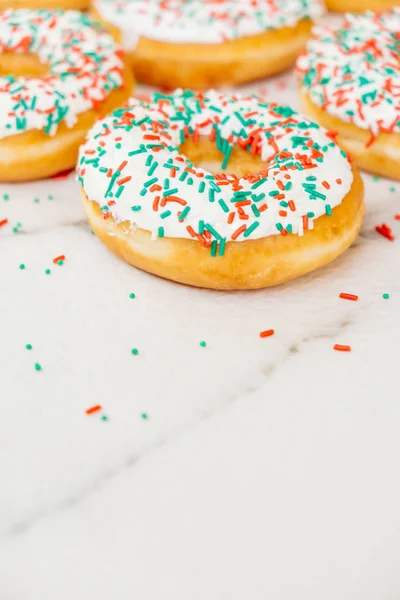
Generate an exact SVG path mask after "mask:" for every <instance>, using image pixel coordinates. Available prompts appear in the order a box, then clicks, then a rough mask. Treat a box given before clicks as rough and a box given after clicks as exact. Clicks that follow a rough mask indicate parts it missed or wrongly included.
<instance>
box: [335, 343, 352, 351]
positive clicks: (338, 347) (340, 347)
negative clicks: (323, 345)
mask: <svg viewBox="0 0 400 600" xmlns="http://www.w3.org/2000/svg"><path fill="white" fill-rule="evenodd" d="M333 349H334V350H337V351H338V352H350V351H351V346H343V345H342V344H335V345H334V346H333Z"/></svg>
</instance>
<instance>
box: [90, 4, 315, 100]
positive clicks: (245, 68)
mask: <svg viewBox="0 0 400 600" xmlns="http://www.w3.org/2000/svg"><path fill="white" fill-rule="evenodd" d="M93 8H94V14H95V16H96V18H98V19H99V20H100V21H101V22H102V23H104V24H105V25H107V26H108V27H109V29H110V31H111V32H112V33H113V35H114V37H115V38H116V39H117V40H118V41H120V42H122V43H123V45H124V48H125V50H126V51H127V53H128V55H129V56H130V58H131V60H132V63H133V67H134V72H135V74H136V75H137V77H138V79H139V80H141V81H143V82H144V83H148V84H150V85H157V86H161V87H163V88H167V89H174V88H177V87H185V88H192V89H206V88H210V87H218V86H221V85H233V84H239V83H245V82H247V81H251V80H253V79H258V78H261V77H266V76H268V75H272V74H275V73H279V72H280V71H283V70H284V69H287V68H288V67H290V66H292V65H293V64H294V62H295V59H296V56H297V54H298V52H299V51H300V50H301V49H302V48H303V47H304V45H305V42H306V40H307V38H308V36H309V33H310V30H311V25H312V17H313V15H314V14H317V13H318V12H319V10H320V5H319V0H252V1H251V2H249V1H248V0H186V1H185V2H182V1H181V0H93Z"/></svg>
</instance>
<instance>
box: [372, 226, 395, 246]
mask: <svg viewBox="0 0 400 600" xmlns="http://www.w3.org/2000/svg"><path fill="white" fill-rule="evenodd" d="M375 230H376V231H377V232H378V233H380V234H381V235H383V237H385V238H387V239H388V240H390V241H391V242H393V240H394V239H395V238H394V235H393V234H392V230H391V228H390V227H389V226H388V225H386V223H382V225H377V226H376V227H375Z"/></svg>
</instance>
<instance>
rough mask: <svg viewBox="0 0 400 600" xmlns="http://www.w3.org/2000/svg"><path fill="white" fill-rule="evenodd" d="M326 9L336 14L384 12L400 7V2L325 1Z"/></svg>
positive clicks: (369, 0) (398, 0)
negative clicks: (367, 11) (368, 11)
mask: <svg viewBox="0 0 400 600" xmlns="http://www.w3.org/2000/svg"><path fill="white" fill-rule="evenodd" d="M325 4H326V7H327V8H328V9H329V10H332V11H334V12H364V11H366V10H374V11H377V12H382V11H385V10H390V9H391V8H393V7H394V6H400V0H325Z"/></svg>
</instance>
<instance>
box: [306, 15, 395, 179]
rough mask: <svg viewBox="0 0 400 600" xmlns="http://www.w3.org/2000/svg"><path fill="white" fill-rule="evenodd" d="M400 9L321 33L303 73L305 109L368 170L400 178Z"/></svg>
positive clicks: (312, 44) (316, 32)
mask: <svg viewBox="0 0 400 600" xmlns="http://www.w3.org/2000/svg"><path fill="white" fill-rule="evenodd" d="M399 31H400V9H394V10H393V11H392V12H388V13H381V14H376V13H371V12H369V13H364V14H362V15H350V14H349V15H347V16H346V18H345V22H344V26H343V27H342V28H341V29H336V30H331V29H328V28H320V27H318V28H316V29H315V30H314V37H313V38H312V39H311V40H310V41H309V42H308V44H307V50H306V52H305V53H304V54H303V55H302V56H301V57H300V58H299V59H298V62H297V69H298V73H299V81H300V94H301V102H302V107H303V110H304V111H305V112H306V113H307V114H309V115H310V116H311V117H312V118H314V119H315V120H316V121H318V122H319V123H320V124H321V125H323V126H324V127H326V128H328V129H334V130H337V131H338V137H337V141H338V143H339V144H340V145H341V146H342V147H343V148H344V149H345V150H346V151H348V152H349V153H350V154H351V155H352V156H353V157H354V160H355V161H356V163H357V164H358V166H359V167H360V168H362V169H365V170H366V171H370V172H372V173H376V174H378V175H384V176H386V177H392V178H394V179H400V39H399Z"/></svg>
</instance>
